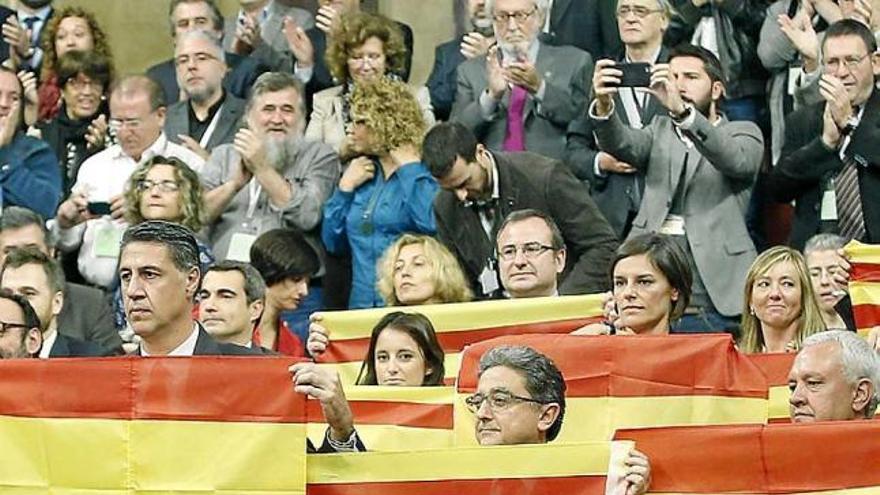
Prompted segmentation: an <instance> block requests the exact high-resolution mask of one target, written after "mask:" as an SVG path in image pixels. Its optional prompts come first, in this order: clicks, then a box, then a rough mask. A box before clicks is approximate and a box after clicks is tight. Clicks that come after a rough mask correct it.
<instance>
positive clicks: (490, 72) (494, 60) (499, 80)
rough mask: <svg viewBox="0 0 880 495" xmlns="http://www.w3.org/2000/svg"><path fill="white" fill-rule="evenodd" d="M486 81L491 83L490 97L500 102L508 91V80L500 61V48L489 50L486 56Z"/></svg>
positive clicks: (489, 87) (495, 47)
mask: <svg viewBox="0 0 880 495" xmlns="http://www.w3.org/2000/svg"><path fill="white" fill-rule="evenodd" d="M486 79H487V80H488V82H489V86H488V88H487V89H488V90H489V96H491V97H492V98H493V99H494V100H500V99H501V97H502V96H504V92H505V91H507V79H506V78H505V77H504V69H503V68H502V67H501V62H500V61H499V60H498V47H497V46H493V47H492V48H489V52H488V53H487V54H486Z"/></svg>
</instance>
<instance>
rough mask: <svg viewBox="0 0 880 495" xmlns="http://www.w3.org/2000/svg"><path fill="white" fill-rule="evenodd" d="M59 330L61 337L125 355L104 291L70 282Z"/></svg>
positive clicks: (66, 285) (67, 287) (65, 292)
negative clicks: (92, 344) (90, 343)
mask: <svg viewBox="0 0 880 495" xmlns="http://www.w3.org/2000/svg"><path fill="white" fill-rule="evenodd" d="M58 329H59V331H58V333H59V334H61V335H66V336H68V337H72V338H74V339H78V340H80V341H85V342H93V343H95V344H97V345H99V346H100V347H102V348H104V349H106V350H107V351H110V352H113V353H116V354H121V353H122V339H121V338H119V332H118V331H117V330H116V327H115V326H114V324H113V311H112V309H111V307H110V302H109V300H108V299H107V297H106V296H105V295H104V293H103V292H102V291H100V290H98V289H95V288H93V287H88V286H86V285H79V284H74V283H70V282H68V283H66V284H65V285H64V305H63V306H62V307H61V313H59V314H58ZM56 342H57V341H56Z"/></svg>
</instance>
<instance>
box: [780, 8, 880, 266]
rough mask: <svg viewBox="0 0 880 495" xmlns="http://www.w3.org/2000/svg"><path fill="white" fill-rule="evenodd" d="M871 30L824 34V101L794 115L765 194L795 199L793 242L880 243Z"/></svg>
mask: <svg viewBox="0 0 880 495" xmlns="http://www.w3.org/2000/svg"><path fill="white" fill-rule="evenodd" d="M876 52H877V43H876V41H875V39H874V35H873V34H872V33H871V31H870V29H868V28H867V27H865V26H864V25H863V24H861V23H860V22H858V21H855V20H851V19H850V20H842V21H838V22H836V23H834V24H832V25H831V26H830V27H829V28H828V29H827V30H826V31H825V39H824V41H823V49H822V52H821V53H822V57H823V65H824V67H825V73H824V74H823V75H822V78H821V79H820V81H819V92H820V94H821V95H822V98H823V99H824V100H825V101H824V102H822V103H820V104H818V105H814V106H809V107H804V108H802V109H800V110H798V111H796V112H794V113H792V114H791V115H790V116H789V117H788V119H786V124H785V145H784V147H783V150H782V156H781V159H780V160H779V163H778V164H777V165H776V167H775V168H774V169H773V172H772V173H771V175H770V178H769V183H768V188H767V190H769V191H773V193H774V195H775V197H776V199H777V200H779V201H785V202H789V201H791V200H795V201H796V205H797V206H796V208H795V217H794V225H793V229H792V233H791V240H790V241H791V244H792V245H794V246H795V247H797V248H798V249H801V248H803V246H804V243H805V242H806V240H807V239H808V238H809V237H811V236H812V235H813V234H815V233H817V232H820V231H823V232H828V231H831V232H836V233H838V234H840V235H841V236H842V237H844V238H846V239H857V240H861V241H865V242H870V243H877V242H880V200H878V198H880V91H878V90H877V88H876V86H875V81H876V78H877V75H878V74H880V55H878V54H877V53H876Z"/></svg>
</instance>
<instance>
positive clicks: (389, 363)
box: [308, 311, 446, 387]
mask: <svg viewBox="0 0 880 495" xmlns="http://www.w3.org/2000/svg"><path fill="white" fill-rule="evenodd" d="M328 344H329V339H328V335H327V330H326V329H325V328H324V327H322V326H316V325H312V326H311V327H309V340H308V350H309V354H311V355H312V356H317V355H319V354H322V353H323V352H324V351H325V350H326V349H327V345H328ZM444 357H445V355H444V353H443V348H442V347H440V343H439V342H438V341H437V334H436V333H435V332H434V325H432V324H431V320H429V319H428V318H427V317H426V316H424V315H422V314H420V313H404V312H402V311H395V312H393V313H388V314H387V315H385V316H384V317H382V319H381V320H379V322H378V323H376V326H374V327H373V332H372V334H371V335H370V346H369V348H368V350H367V355H366V356H365V357H364V363H363V365H361V371H360V373H359V374H358V379H357V384H358V385H388V386H401V387H421V386H434V385H443V377H444V376H445V373H446V371H445V368H444V364H443V360H444Z"/></svg>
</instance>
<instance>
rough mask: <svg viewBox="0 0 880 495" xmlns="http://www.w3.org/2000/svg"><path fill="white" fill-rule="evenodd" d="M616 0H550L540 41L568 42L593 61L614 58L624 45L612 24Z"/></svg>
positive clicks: (550, 43) (567, 43) (557, 43)
mask: <svg viewBox="0 0 880 495" xmlns="http://www.w3.org/2000/svg"><path fill="white" fill-rule="evenodd" d="M616 8H617V0H553V6H552V7H551V9H550V18H549V20H548V22H547V26H546V29H545V32H544V37H543V41H544V42H545V43H547V44H549V45H554V46H564V45H571V46H576V47H578V48H580V49H581V50H584V51H585V52H589V53H590V55H592V56H593V59H594V60H598V59H600V58H606V57H615V56H617V54H618V53H620V51H621V49H622V48H623V46H622V44H621V42H620V34H619V32H618V30H617V23H615V22H614V21H615V16H614V13H615V9H616Z"/></svg>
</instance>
